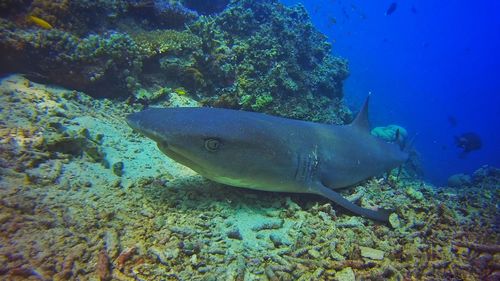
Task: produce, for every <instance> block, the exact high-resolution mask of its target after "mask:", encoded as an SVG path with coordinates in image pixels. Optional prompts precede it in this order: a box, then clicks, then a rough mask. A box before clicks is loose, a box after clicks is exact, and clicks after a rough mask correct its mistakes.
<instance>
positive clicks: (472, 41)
mask: <svg viewBox="0 0 500 281" xmlns="http://www.w3.org/2000/svg"><path fill="white" fill-rule="evenodd" d="M283 2H284V3H285V4H297V3H300V1H283ZM302 3H303V5H304V6H305V7H306V9H307V10H308V12H309V14H310V16H311V18H312V20H313V22H314V24H315V25H316V27H318V28H319V29H320V30H321V32H322V33H324V34H326V35H327V36H328V37H329V41H331V42H333V52H334V53H335V55H338V56H341V57H344V58H347V59H348V60H349V65H350V73H351V75H350V77H349V78H348V79H347V81H346V83H345V88H344V90H345V97H346V101H347V103H348V104H349V106H350V107H351V108H352V109H353V110H357V108H359V106H360V104H361V103H362V101H363V99H364V98H365V96H366V95H367V93H368V92H372V94H373V99H372V100H371V102H372V104H371V120H372V125H385V124H390V123H397V124H400V125H402V126H404V127H406V128H407V129H408V131H409V133H410V135H411V134H417V137H416V140H415V147H416V148H417V150H418V151H419V152H420V153H421V159H422V162H423V168H424V172H425V178H426V179H427V180H430V181H431V182H433V183H435V184H444V183H446V179H447V178H448V177H449V176H450V175H451V174H455V173H471V172H473V171H474V170H475V169H477V168H478V167H480V166H481V165H485V164H487V165H494V166H499V165H500V126H499V124H500V75H499V73H500V72H499V70H500V55H499V53H498V50H500V17H498V15H499V13H500V2H499V1H474V2H471V1H458V0H452V1H431V0H426V1H346V0H344V1H335V0H332V1H320V0H314V1H305V2H302ZM392 3H396V9H395V10H394V12H393V13H392V14H390V15H386V11H387V9H388V8H389V7H390V5H391V4H392ZM449 119H454V120H456V125H455V126H453V124H452V122H450V120H449ZM469 131H472V132H476V133H477V134H479V136H480V137H481V139H482V144H483V146H482V149H480V150H479V151H473V152H471V153H469V154H468V155H467V156H466V157H465V158H460V157H459V154H460V149H458V148H457V147H456V146H455V143H454V136H456V135H460V134H462V133H464V132H469Z"/></svg>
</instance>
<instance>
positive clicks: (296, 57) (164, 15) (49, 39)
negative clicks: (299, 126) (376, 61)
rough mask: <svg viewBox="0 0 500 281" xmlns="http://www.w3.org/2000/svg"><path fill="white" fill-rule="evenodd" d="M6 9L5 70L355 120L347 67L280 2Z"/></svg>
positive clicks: (86, 87) (100, 89)
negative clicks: (345, 87)
mask: <svg viewBox="0 0 500 281" xmlns="http://www.w3.org/2000/svg"><path fill="white" fill-rule="evenodd" d="M23 3H24V2H23ZM3 5H4V6H5V9H7V10H9V11H11V13H9V14H5V15H3V16H2V18H1V19H0V51H1V52H2V54H3V55H2V58H1V59H0V72H1V73H8V72H19V73H24V74H26V75H29V76H30V77H31V78H32V79H36V80H37V81H41V82H48V83H55V84H59V85H62V86H65V87H68V88H73V89H75V90H80V91H85V92H86V93H88V94H90V95H92V96H95V97H114V98H123V99H126V98H129V97H131V96H134V97H135V98H137V97H136V94H137V92H138V91H140V90H147V91H151V92H155V91H158V90H159V89H160V88H164V87H170V88H184V89H186V90H187V93H188V94H189V95H190V96H192V97H193V98H195V99H197V100H199V101H200V102H202V103H203V104H205V105H209V106H217V107H228V108H235V109H244V110H251V111H261V112H267V113H271V114H275V115H280V116H286V117H292V118H297V119H306V120H311V121H321V122H330V123H345V122H348V121H350V119H351V113H350V111H349V110H348V109H347V107H345V105H344V104H343V101H342V98H343V92H342V82H343V80H344V79H345V78H346V77H347V75H348V70H347V62H346V61H345V60H343V59H340V58H338V57H334V56H333V55H332V54H331V45H330V44H329V43H328V42H327V40H326V38H325V37H324V36H323V35H322V34H320V33H319V32H318V31H317V30H316V29H315V28H314V27H313V25H312V23H311V21H310V19H309V16H308V15H307V13H306V11H305V9H304V8H303V7H302V6H295V7H292V8H289V7H285V6H283V5H282V4H280V3H279V2H278V1H276V0H273V1H249V0H244V1H232V2H230V3H229V1H215V2H214V3H211V5H207V4H206V3H205V2H204V1H166V0H154V1H146V0H136V1H123V0H119V1H86V0H78V1H65V0H58V1H45V0H35V1H31V2H26V3H24V6H23V5H21V4H20V3H16V2H12V1H6V2H3ZM200 14H201V15H203V16H200ZM132 101H134V99H132Z"/></svg>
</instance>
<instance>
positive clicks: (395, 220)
mask: <svg viewBox="0 0 500 281" xmlns="http://www.w3.org/2000/svg"><path fill="white" fill-rule="evenodd" d="M389 224H390V225H391V226H392V228H394V229H398V228H399V227H400V226H401V222H400V220H399V217H398V214H396V213H392V214H391V215H390V216H389Z"/></svg>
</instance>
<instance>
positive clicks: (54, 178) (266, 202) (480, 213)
mask: <svg viewBox="0 0 500 281" xmlns="http://www.w3.org/2000/svg"><path fill="white" fill-rule="evenodd" d="M179 97H180V96H179ZM182 97H184V96H182ZM0 105H1V110H0V120H2V121H1V122H0V136H1V137H0V223H1V224H0V233H1V235H0V244H1V245H2V246H1V247H0V260H1V261H2V262H1V264H0V277H1V278H2V279H6V280H221V279H223V280H496V279H497V278H498V276H499V262H500V260H499V257H500V249H499V247H498V244H499V243H498V242H499V233H500V232H499V231H498V209H497V202H498V200H499V197H500V193H499V189H498V187H499V181H500V175H499V173H498V169H495V168H493V167H483V168H481V169H479V170H478V171H477V172H476V173H475V174H474V176H473V179H474V180H473V181H472V182H473V184H472V186H471V185H467V186H465V187H453V188H452V187H442V188H437V187H433V186H430V185H428V184H426V183H424V182H421V181H418V180H409V179H406V180H401V179H397V178H396V177H393V176H390V177H388V179H387V180H384V179H370V180H368V181H365V182H363V183H361V185H359V186H357V187H354V188H352V189H349V190H346V191H344V193H345V196H346V197H347V198H349V199H350V200H353V201H356V202H357V203H358V204H360V205H362V206H363V207H367V208H368V207H382V208H390V209H393V210H394V211H395V212H394V214H393V215H391V223H390V225H381V224H377V223H374V222H373V221H370V220H366V219H363V218H360V217H357V216H353V215H352V214H348V213H345V212H344V210H342V209H339V208H338V207H337V206H335V205H332V204H331V203H330V202H328V201H326V200H325V199H323V198H320V197H316V196H312V195H303V194H280V193H266V192H258V191H252V190H243V189H237V188H231V187H226V186H221V185H219V184H215V183H212V182H209V181H206V180H204V179H202V178H201V177H199V176H197V175H196V174H195V173H194V172H192V171H191V170H189V169H187V168H185V167H183V166H180V165H178V164H176V163H175V162H173V161H172V160H170V159H168V158H167V157H165V156H163V154H161V153H160V152H158V151H157V148H156V147H155V145H154V143H153V142H151V141H149V140H148V139H145V138H143V137H141V136H139V135H138V134H135V133H133V132H132V130H131V129H130V128H128V127H127V125H126V124H125V121H124V116H125V114H127V113H129V112H131V111H134V110H136V109H137V108H138V105H129V104H127V103H126V102H114V103H113V102H111V101H109V100H106V99H104V100H97V99H93V98H91V97H89V96H87V95H85V94H83V93H81V92H76V91H72V90H65V89H62V88H56V87H50V86H44V85H41V84H37V83H34V82H32V81H29V80H27V79H25V78H23V77H21V76H16V75H12V76H7V77H4V78H3V79H2V81H1V83H0Z"/></svg>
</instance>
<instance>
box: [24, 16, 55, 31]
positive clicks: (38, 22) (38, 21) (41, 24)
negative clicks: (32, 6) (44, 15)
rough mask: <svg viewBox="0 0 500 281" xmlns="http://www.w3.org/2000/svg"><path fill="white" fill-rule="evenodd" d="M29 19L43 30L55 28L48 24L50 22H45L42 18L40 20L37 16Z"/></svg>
mask: <svg viewBox="0 0 500 281" xmlns="http://www.w3.org/2000/svg"><path fill="white" fill-rule="evenodd" d="M28 19H29V20H30V21H31V22H32V23H34V24H36V25H38V26H39V27H41V28H45V29H52V28H53V27H52V25H51V24H50V23H48V22H47V21H45V20H44V19H41V18H39V17H37V16H28Z"/></svg>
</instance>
